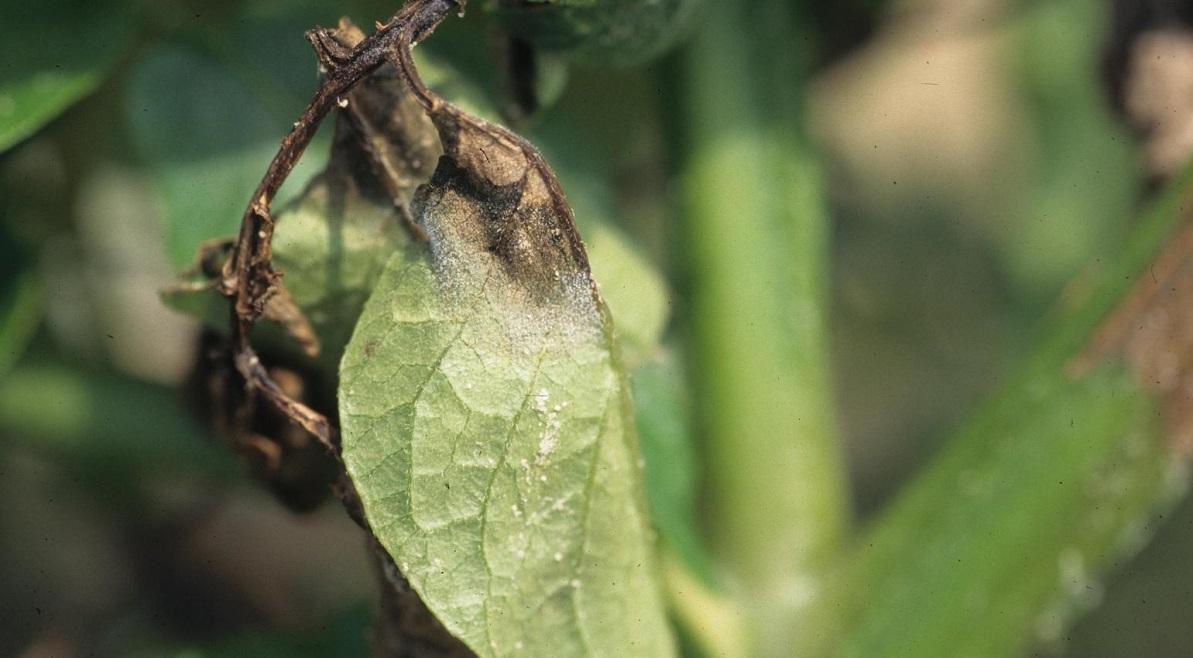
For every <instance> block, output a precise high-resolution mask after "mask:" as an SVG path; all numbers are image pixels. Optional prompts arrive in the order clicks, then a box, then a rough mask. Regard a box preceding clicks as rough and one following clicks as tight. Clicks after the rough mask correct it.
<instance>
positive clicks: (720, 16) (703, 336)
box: [681, 0, 849, 656]
mask: <svg viewBox="0 0 1193 658" xmlns="http://www.w3.org/2000/svg"><path fill="white" fill-rule="evenodd" d="M708 9H709V12H708V15H706V16H704V17H703V20H702V21H701V27H700V28H699V29H698V30H697V34H696V37H695V39H694V40H693V42H692V43H691V44H690V45H689V47H688V48H687V50H686V52H685V59H684V69H683V74H682V82H683V85H684V94H683V96H682V98H681V102H682V108H683V111H684V112H685V113H686V118H685V121H684V124H683V127H684V129H685V133H684V135H683V157H684V160H683V163H682V166H683V177H684V178H683V201H684V203H683V212H682V220H681V225H682V232H683V240H684V245H683V247H684V248H683V250H682V253H683V257H684V258H685V259H686V263H685V265H686V268H687V274H688V276H689V279H688V282H687V283H688V288H687V298H688V303H689V306H688V308H687V312H688V313H689V318H688V322H689V325H690V327H691V328H692V334H693V335H692V339H693V348H694V349H693V350H692V352H693V358H694V360H695V367H694V368H693V369H692V373H693V375H694V381H693V384H694V390H695V392H696V396H697V397H696V400H697V415H698V420H699V425H698V427H699V429H700V431H702V432H703V438H704V440H705V447H706V453H705V454H706V457H707V464H708V467H707V476H708V481H707V485H708V486H707V500H706V503H707V508H708V509H709V511H710V519H709V522H708V529H709V532H710V540H711V544H712V548H713V551H714V555H715V557H716V558H717V560H718V562H719V566H720V567H721V568H722V570H723V572H724V574H723V575H724V576H725V579H726V582H727V583H728V586H729V588H730V590H731V591H733V592H734V593H735V594H737V595H738V597H739V598H740V599H741V602H742V603H743V604H744V605H745V606H747V610H748V613H749V616H750V619H751V621H750V635H751V638H752V639H751V646H750V648H749V651H748V653H749V654H750V655H754V656H791V655H800V651H799V648H798V647H799V642H800V638H801V637H803V636H805V635H806V634H807V633H808V632H810V630H811V629H812V628H814V627H816V626H818V625H819V624H820V622H817V621H814V620H813V619H812V617H808V616H807V615H808V614H809V613H811V612H813V611H814V609H815V606H814V605H811V604H812V601H813V600H814V598H815V597H816V595H817V592H818V588H819V587H820V582H821V574H822V573H823V570H824V568H825V567H826V565H827V564H828V563H829V562H830V560H831V558H832V557H834V555H835V553H836V552H837V549H838V548H839V547H840V545H841V542H842V539H843V536H844V534H845V528H846V526H847V525H848V516H849V515H848V511H847V510H848V503H847V496H846V485H845V477H844V469H843V460H842V456H841V450H840V446H839V442H838V437H837V431H836V427H835V421H834V414H833V396H832V393H831V385H830V378H829V374H828V345H827V331H826V311H825V304H826V296H827V295H826V293H827V284H828V273H827V264H826V241H827V217H826V212H825V208H824V204H823V199H822V189H821V180H820V174H819V171H818V169H817V166H816V162H815V158H814V156H813V154H812V152H811V150H810V149H809V147H808V145H807V144H806V143H805V141H804V140H803V139H802V134H801V129H800V120H801V107H800V103H801V94H800V89H801V83H802V70H801V69H802V68H803V67H802V63H801V53H799V52H798V49H799V47H800V44H801V43H802V41H801V40H800V39H799V38H798V36H797V35H798V34H799V33H800V32H799V30H798V26H797V25H796V24H795V21H794V16H793V15H792V12H791V7H790V3H787V2H780V1H778V0H762V1H756V2H716V3H710V6H709V8H708ZM816 614H820V612H816Z"/></svg>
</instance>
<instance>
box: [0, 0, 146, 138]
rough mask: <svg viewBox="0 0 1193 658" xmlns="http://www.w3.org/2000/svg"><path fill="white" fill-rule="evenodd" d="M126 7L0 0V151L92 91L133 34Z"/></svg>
mask: <svg viewBox="0 0 1193 658" xmlns="http://www.w3.org/2000/svg"><path fill="white" fill-rule="evenodd" d="M133 27H134V20H133V18H132V16H131V15H130V12H129V11H128V10H127V8H126V7H125V5H124V3H119V2H104V1H102V0H45V1H43V2H6V3H5V6H4V9H3V10H2V11H0V43H2V44H3V48H2V49H0V151H4V150H7V149H8V148H10V147H12V146H13V145H14V144H16V143H17V142H19V141H21V140H23V139H25V138H26V137H29V136H30V135H32V134H33V133H35V132H36V131H37V130H38V129H39V128H41V127H42V126H44V125H45V124H46V123H48V122H49V121H50V120H52V119H53V118H54V117H56V116H58V115H59V114H61V113H62V112H63V111H64V110H65V109H66V108H68V107H70V106H71V105H73V104H74V103H75V102H77V101H78V100H79V99H81V98H83V97H84V96H86V95H87V94H89V93H91V92H92V91H94V90H95V88H96V87H98V86H99V85H100V83H101V82H103V80H104V78H105V76H106V75H107V74H108V73H109V72H110V71H111V70H112V68H113V65H114V64H115V63H116V60H117V59H118V58H119V56H120V55H121V53H122V52H123V51H124V50H125V49H126V48H128V46H129V45H130V42H131V37H132V36H133V31H134V30H133Z"/></svg>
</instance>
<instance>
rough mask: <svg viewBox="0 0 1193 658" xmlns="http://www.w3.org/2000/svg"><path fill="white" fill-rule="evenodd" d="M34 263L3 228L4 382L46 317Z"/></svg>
mask: <svg viewBox="0 0 1193 658" xmlns="http://www.w3.org/2000/svg"><path fill="white" fill-rule="evenodd" d="M30 261H31V259H29V258H28V257H27V256H26V255H25V254H24V253H23V251H22V250H21V249H20V247H19V246H18V244H17V241H16V238H15V237H14V236H12V235H11V233H10V232H9V230H8V227H7V226H4V225H0V379H2V378H3V377H4V376H5V375H6V374H7V373H8V371H9V370H10V369H11V368H12V367H13V366H14V365H15V364H16V362H17V360H18V359H20V357H21V355H22V354H23V353H24V352H25V347H26V346H27V345H28V344H29V341H30V340H31V339H32V338H33V334H34V332H35V331H36V329H37V325H38V322H40V321H41V318H42V313H43V300H42V294H43V292H42V285H41V277H40V276H38V273H37V270H35V269H34V268H33V263H32V262H30Z"/></svg>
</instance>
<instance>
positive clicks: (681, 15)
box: [492, 0, 700, 66]
mask: <svg viewBox="0 0 1193 658" xmlns="http://www.w3.org/2000/svg"><path fill="white" fill-rule="evenodd" d="M699 5H700V0H497V1H496V2H495V3H493V4H492V9H493V12H494V14H495V15H496V16H497V18H498V19H499V20H501V21H502V23H503V24H504V25H505V26H506V27H507V28H508V29H509V30H510V32H512V33H513V34H515V35H517V36H520V37H522V38H524V39H527V40H528V41H530V42H531V43H533V44H535V45H536V46H538V47H540V48H543V49H545V50H554V51H564V52H568V53H570V54H572V55H574V56H576V57H578V58H580V59H584V60H588V61H593V62H597V63H601V64H606V65H607V64H610V63H612V64H616V65H622V66H625V65H629V64H634V63H637V62H640V61H643V60H646V59H649V58H651V57H653V56H655V55H658V54H659V53H661V52H663V51H664V50H666V49H667V47H668V46H670V45H671V44H672V43H674V42H675V39H676V38H677V37H678V36H679V35H680V34H682V33H683V30H684V28H686V27H687V26H688V23H689V22H690V19H691V17H692V15H693V13H694V12H695V11H696V10H697V8H698V6H699Z"/></svg>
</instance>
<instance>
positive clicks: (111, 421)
mask: <svg viewBox="0 0 1193 658" xmlns="http://www.w3.org/2000/svg"><path fill="white" fill-rule="evenodd" d="M0 438H2V440H4V441H7V442H15V443H17V444H19V445H22V446H24V447H26V448H28V449H31V450H34V451H37V452H41V453H44V454H47V455H50V456H52V457H54V458H55V459H58V460H60V461H63V462H67V463H70V464H72V465H73V466H74V467H75V468H77V469H78V470H79V471H80V472H83V473H86V474H88V475H89V476H91V477H95V478H97V479H101V480H104V481H114V482H122V481H124V482H128V481H135V480H136V479H137V477H136V476H137V475H138V474H146V473H152V474H154V475H162V474H166V473H183V474H186V473H196V474H203V475H208V476H214V477H218V478H223V477H227V476H229V475H230V474H231V473H233V472H235V467H234V466H232V460H231V458H230V456H228V455H226V454H225V452H224V451H223V450H221V449H219V448H218V447H217V446H216V445H215V444H214V443H213V442H212V441H211V439H210V437H209V436H207V435H206V433H204V432H203V431H202V430H200V429H199V428H198V426H197V425H196V424H195V423H193V422H191V421H190V420H189V419H188V417H187V415H186V414H185V413H184V412H183V410H182V409H180V408H179V407H178V403H177V401H176V398H175V394H174V393H173V392H172V391H171V390H169V389H167V388H165V387H162V386H156V385H153V384H148V383H145V382H141V381H137V380H134V379H130V378H128V377H125V376H122V375H118V374H115V373H111V372H89V371H87V370H84V369H80V368H77V367H72V366H69V365H65V364H44V365H32V364H31V365H27V366H21V367H18V368H17V369H16V370H14V371H12V372H11V373H9V374H8V375H7V376H5V377H3V378H0Z"/></svg>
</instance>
